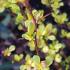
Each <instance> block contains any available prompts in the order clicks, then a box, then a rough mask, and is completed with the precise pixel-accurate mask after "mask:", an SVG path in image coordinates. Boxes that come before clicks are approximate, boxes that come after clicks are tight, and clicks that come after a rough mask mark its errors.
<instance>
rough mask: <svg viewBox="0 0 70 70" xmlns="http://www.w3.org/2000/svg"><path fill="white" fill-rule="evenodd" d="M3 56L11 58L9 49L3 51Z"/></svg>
mask: <svg viewBox="0 0 70 70" xmlns="http://www.w3.org/2000/svg"><path fill="white" fill-rule="evenodd" d="M2 53H3V55H4V56H10V55H11V52H10V51H9V49H8V48H7V49H5V50H4V51H2Z"/></svg>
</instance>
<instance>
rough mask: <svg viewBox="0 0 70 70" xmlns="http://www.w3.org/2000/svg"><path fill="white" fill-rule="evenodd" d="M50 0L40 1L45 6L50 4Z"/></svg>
mask: <svg viewBox="0 0 70 70" xmlns="http://www.w3.org/2000/svg"><path fill="white" fill-rule="evenodd" d="M50 1H51V0H41V3H42V4H44V5H46V6H49V5H50Z"/></svg>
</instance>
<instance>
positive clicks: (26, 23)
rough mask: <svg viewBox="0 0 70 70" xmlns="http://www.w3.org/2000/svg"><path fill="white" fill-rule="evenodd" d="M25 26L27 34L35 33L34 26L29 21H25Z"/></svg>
mask: <svg viewBox="0 0 70 70" xmlns="http://www.w3.org/2000/svg"><path fill="white" fill-rule="evenodd" d="M25 26H26V27H27V31H28V34H29V35H32V34H33V33H34V31H35V24H33V23H32V21H31V20H26V21H25Z"/></svg>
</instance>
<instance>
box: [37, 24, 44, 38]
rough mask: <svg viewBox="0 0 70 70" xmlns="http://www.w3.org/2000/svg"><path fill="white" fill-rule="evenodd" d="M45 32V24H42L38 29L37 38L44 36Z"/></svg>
mask: <svg viewBox="0 0 70 70" xmlns="http://www.w3.org/2000/svg"><path fill="white" fill-rule="evenodd" d="M44 34H45V26H44V24H40V25H39V27H38V29H37V38H39V37H40V36H43V35H44Z"/></svg>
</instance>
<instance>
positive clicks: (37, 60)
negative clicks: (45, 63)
mask: <svg viewBox="0 0 70 70" xmlns="http://www.w3.org/2000/svg"><path fill="white" fill-rule="evenodd" d="M32 60H33V62H34V63H36V64H38V63H40V57H39V56H38V55H34V56H33V58H32Z"/></svg>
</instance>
